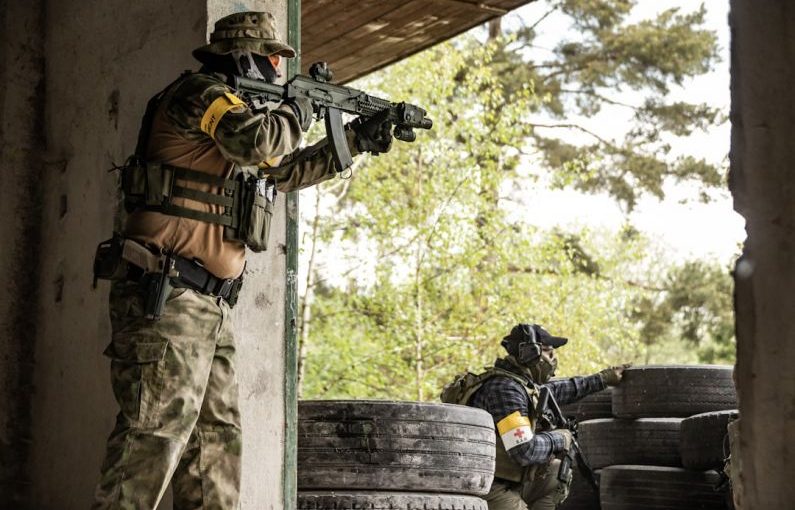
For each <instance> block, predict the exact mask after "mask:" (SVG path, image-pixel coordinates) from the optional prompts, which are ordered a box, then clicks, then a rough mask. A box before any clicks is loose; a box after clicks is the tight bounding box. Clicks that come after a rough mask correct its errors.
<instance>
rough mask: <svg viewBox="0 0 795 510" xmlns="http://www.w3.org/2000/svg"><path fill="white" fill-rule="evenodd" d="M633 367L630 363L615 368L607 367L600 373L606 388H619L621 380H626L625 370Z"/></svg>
mask: <svg viewBox="0 0 795 510" xmlns="http://www.w3.org/2000/svg"><path fill="white" fill-rule="evenodd" d="M631 366H632V365H631V364H630V363H625V364H623V365H618V366H615V367H607V368H605V369H604V370H602V371H601V372H599V377H601V378H602V382H603V383H605V385H606V386H618V384H619V383H620V382H621V379H623V378H624V369H626V368H629V367H631Z"/></svg>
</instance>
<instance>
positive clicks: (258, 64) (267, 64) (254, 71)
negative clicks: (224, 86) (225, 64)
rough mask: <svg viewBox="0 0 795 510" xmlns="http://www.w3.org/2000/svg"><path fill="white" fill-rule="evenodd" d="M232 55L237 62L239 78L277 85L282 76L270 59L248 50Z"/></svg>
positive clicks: (235, 52)
mask: <svg viewBox="0 0 795 510" xmlns="http://www.w3.org/2000/svg"><path fill="white" fill-rule="evenodd" d="M230 55H231V56H232V59H233V60H234V61H235V65H236V66H237V74H238V75H239V76H243V77H244V78H250V79H252V80H259V81H264V82H266V83H275V82H276V80H277V79H278V78H279V77H280V76H281V75H280V74H279V71H278V70H276V68H275V67H273V64H271V61H270V59H269V58H268V57H263V56H262V55H254V54H253V53H251V52H250V51H248V50H234V51H233V52H231V53H230Z"/></svg>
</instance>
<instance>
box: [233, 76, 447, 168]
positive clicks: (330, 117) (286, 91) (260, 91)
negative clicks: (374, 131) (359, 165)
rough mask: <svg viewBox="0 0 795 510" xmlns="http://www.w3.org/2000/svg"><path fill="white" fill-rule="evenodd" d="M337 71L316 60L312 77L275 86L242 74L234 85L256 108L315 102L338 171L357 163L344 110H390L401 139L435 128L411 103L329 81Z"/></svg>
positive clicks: (368, 113)
mask: <svg viewBox="0 0 795 510" xmlns="http://www.w3.org/2000/svg"><path fill="white" fill-rule="evenodd" d="M332 78H333V74H332V72H331V70H330V69H329V67H328V64H327V63H326V62H315V63H314V64H312V65H311V66H310V68H309V76H306V75H303V74H299V75H297V76H295V77H294V78H293V79H291V80H290V81H288V82H287V83H286V84H285V85H274V84H270V83H265V82H262V81H259V80H252V79H250V78H245V77H242V76H235V77H234V87H235V89H237V90H238V91H239V92H240V93H241V94H242V95H243V99H244V100H245V101H246V102H248V103H249V105H251V106H252V108H254V109H255V110H257V109H262V108H264V107H265V103H267V102H271V101H284V100H286V99H294V98H297V97H303V98H307V99H309V100H311V101H312V103H313V105H314V110H315V113H316V114H317V115H318V117H322V118H324V119H325V123H326V136H327V137H328V140H329V144H330V146H331V151H332V154H333V155H334V163H335V165H336V168H337V171H338V172H342V171H343V170H345V169H346V168H348V167H350V166H351V165H352V164H353V158H351V152H350V149H348V143H347V141H346V139H345V128H344V126H343V125H342V113H343V112H344V113H349V114H353V115H358V116H360V117H365V118H367V117H372V116H374V115H377V114H379V113H381V112H383V111H384V110H387V111H388V112H389V113H388V114H387V118H386V119H385V120H388V121H390V122H392V124H394V125H395V130H394V132H393V135H394V137H395V138H397V139H398V140H402V141H404V142H413V141H414V140H415V139H416V138H417V135H416V133H414V129H416V128H419V129H431V127H433V121H432V120H431V119H429V118H428V117H426V111H425V110H423V109H422V108H420V107H419V106H415V105H413V104H408V103H393V102H391V101H389V100H387V99H381V98H378V97H374V96H371V95H369V94H366V93H365V92H362V91H361V90H356V89H352V88H350V87H344V86H342V85H334V84H332V83H329V82H330V81H331V79H332Z"/></svg>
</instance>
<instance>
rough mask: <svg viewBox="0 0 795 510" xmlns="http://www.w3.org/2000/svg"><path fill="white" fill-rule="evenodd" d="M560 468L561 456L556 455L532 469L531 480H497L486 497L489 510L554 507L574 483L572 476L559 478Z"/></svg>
mask: <svg viewBox="0 0 795 510" xmlns="http://www.w3.org/2000/svg"><path fill="white" fill-rule="evenodd" d="M559 470H560V460H558V459H555V460H553V461H551V462H550V463H549V464H545V465H543V466H538V467H536V468H535V469H532V470H531V471H530V473H528V477H529V478H530V481H527V482H525V483H523V484H520V483H505V482H502V481H500V480H499V479H496V480H494V483H492V484H491V490H490V491H489V493H488V494H487V495H486V497H485V498H484V499H485V500H486V502H487V503H488V505H489V510H554V509H555V508H557V507H558V506H559V505H560V504H561V503H563V501H564V500H565V499H566V497H567V496H568V495H569V486H570V485H571V480H569V482H568V483H565V482H561V481H560V480H558V471H559Z"/></svg>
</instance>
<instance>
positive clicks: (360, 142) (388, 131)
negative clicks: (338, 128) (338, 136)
mask: <svg viewBox="0 0 795 510" xmlns="http://www.w3.org/2000/svg"><path fill="white" fill-rule="evenodd" d="M388 116H389V111H387V110H384V111H382V112H381V113H378V114H376V115H373V116H372V117H370V118H369V119H362V117H359V118H357V119H356V120H354V121H353V122H351V128H352V129H353V131H354V132H355V133H356V148H357V149H358V150H359V152H370V153H372V154H383V153H385V152H389V149H391V148H392V123H391V122H390V121H388V120H387V118H388Z"/></svg>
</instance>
